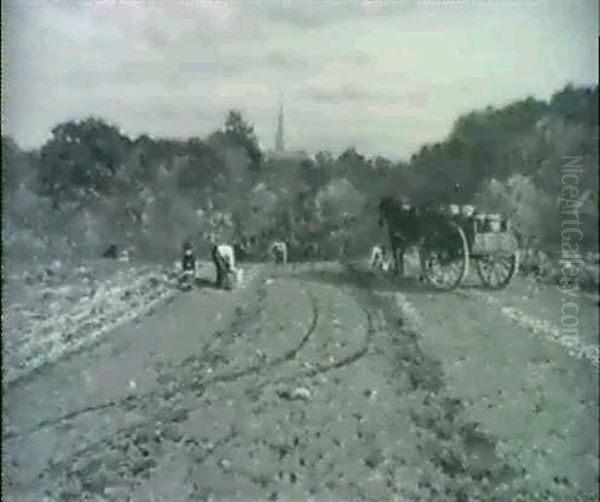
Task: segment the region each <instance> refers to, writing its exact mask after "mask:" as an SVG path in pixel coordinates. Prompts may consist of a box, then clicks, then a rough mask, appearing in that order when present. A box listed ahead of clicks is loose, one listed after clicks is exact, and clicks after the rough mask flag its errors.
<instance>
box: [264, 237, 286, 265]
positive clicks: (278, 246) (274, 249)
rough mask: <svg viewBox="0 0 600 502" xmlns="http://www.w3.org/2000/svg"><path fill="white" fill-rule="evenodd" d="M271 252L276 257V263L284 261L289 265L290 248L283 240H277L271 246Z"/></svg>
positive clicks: (283, 262)
mask: <svg viewBox="0 0 600 502" xmlns="http://www.w3.org/2000/svg"><path fill="white" fill-rule="evenodd" d="M269 252H270V254H271V255H272V256H273V258H274V259H275V263H282V264H283V265H287V260H288V249H287V244H286V243H285V242H283V241H275V242H273V244H271V247H270V248H269Z"/></svg>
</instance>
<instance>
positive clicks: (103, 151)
mask: <svg viewBox="0 0 600 502" xmlns="http://www.w3.org/2000/svg"><path fill="white" fill-rule="evenodd" d="M129 147H130V140H129V138H127V137H126V136H124V135H123V134H121V133H120V131H119V130H118V129H117V128H116V127H114V126H111V125H109V124H107V123H106V122H104V121H103V120H101V119H97V118H88V119H86V120H83V121H70V122H65V123H62V124H59V125H58V126H56V127H55V128H54V129H52V138H51V139H50V140H49V141H48V142H47V143H46V144H45V145H44V146H43V147H42V149H41V165H42V167H43V170H42V171H41V173H40V175H41V180H40V181H41V185H42V186H41V190H42V193H44V194H47V195H49V196H51V197H52V199H53V200H54V201H55V202H58V201H60V200H61V199H63V198H73V197H85V196H86V195H87V194H88V192H89V191H90V190H91V191H95V192H98V193H107V192H108V191H109V189H110V186H111V181H112V178H113V176H114V175H115V173H116V172H117V170H119V169H121V168H122V166H123V164H124V162H125V160H126V158H127V154H128V150H129Z"/></svg>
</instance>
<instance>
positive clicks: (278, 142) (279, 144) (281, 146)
mask: <svg viewBox="0 0 600 502" xmlns="http://www.w3.org/2000/svg"><path fill="white" fill-rule="evenodd" d="M284 150H285V143H284V135H283V104H280V105H279V118H278V120H277V135H276V136H275V151H276V152H283V151H284Z"/></svg>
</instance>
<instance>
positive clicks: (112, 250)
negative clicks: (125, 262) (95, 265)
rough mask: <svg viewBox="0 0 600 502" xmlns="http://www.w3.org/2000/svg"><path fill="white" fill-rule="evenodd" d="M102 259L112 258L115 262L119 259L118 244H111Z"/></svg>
mask: <svg viewBox="0 0 600 502" xmlns="http://www.w3.org/2000/svg"><path fill="white" fill-rule="evenodd" d="M102 258H111V259H113V260H116V259H117V246H116V244H111V245H110V246H108V248H106V250H105V251H104V253H102Z"/></svg>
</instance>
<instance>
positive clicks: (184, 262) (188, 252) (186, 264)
mask: <svg viewBox="0 0 600 502" xmlns="http://www.w3.org/2000/svg"><path fill="white" fill-rule="evenodd" d="M195 277H196V257H195V256H194V252H193V249H192V245H191V243H189V242H186V243H184V245H183V257H182V258H181V274H180V276H179V286H180V287H181V288H182V289H184V290H190V289H191V288H192V285H193V281H194V279H195Z"/></svg>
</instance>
